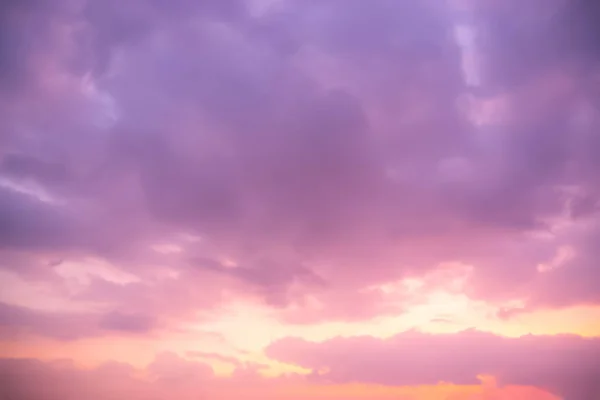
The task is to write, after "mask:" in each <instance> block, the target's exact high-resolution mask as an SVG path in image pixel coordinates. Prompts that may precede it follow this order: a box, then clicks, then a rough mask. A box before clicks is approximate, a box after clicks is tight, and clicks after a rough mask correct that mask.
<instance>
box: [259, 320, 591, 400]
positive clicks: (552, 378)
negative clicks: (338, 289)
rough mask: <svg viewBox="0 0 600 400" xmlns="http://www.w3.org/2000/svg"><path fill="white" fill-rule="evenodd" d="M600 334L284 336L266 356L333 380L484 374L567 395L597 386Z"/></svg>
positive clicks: (425, 379) (407, 380) (456, 378)
mask: <svg viewBox="0 0 600 400" xmlns="http://www.w3.org/2000/svg"><path fill="white" fill-rule="evenodd" d="M599 353H600V341H599V340H598V339H585V338H581V337H577V336H523V337H520V338H505V337H500V336H494V335H492V334H487V333H481V332H477V331H465V332H461V333H458V334H449V335H429V334H424V333H419V332H415V331H411V332H406V333H402V334H399V335H397V336H395V337H392V338H390V339H384V340H382V339H376V338H372V337H351V338H336V339H331V340H329V341H326V342H322V343H314V342H307V341H304V340H301V339H293V338H288V339H283V340H280V341H278V342H275V343H273V344H272V345H271V346H270V348H269V349H268V350H267V354H269V355H270V356H271V357H273V358H275V359H278V360H281V361H284V362H289V363H295V364H297V365H300V366H303V367H305V368H310V369H312V370H314V371H315V372H319V374H318V377H319V379H323V380H325V381H331V382H336V383H340V382H345V383H348V382H369V383H378V384H385V385H397V386H400V385H413V386H416V385H428V384H436V383H438V382H451V383H456V384H472V383H475V382H477V378H478V377H479V376H482V375H486V376H494V377H496V378H497V379H498V380H499V381H500V382H501V383H502V384H519V385H530V386H537V387H541V388H546V389H548V390H551V391H553V392H554V393H556V394H557V395H561V396H564V398H566V399H571V398H573V399H581V400H584V399H591V398H594V397H596V396H598V394H600V387H599V386H598V378H599V375H598V374H599V372H598V371H600V368H599V367H600V366H599V365H598V356H599Z"/></svg>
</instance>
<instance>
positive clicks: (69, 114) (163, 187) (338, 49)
mask: <svg viewBox="0 0 600 400" xmlns="http://www.w3.org/2000/svg"><path fill="white" fill-rule="evenodd" d="M121 3H122V2H114V1H99V0H98V1H92V0H90V1H66V0H65V1H57V2H54V3H53V5H48V4H46V2H41V1H28V2H8V3H6V5H3V7H4V10H5V11H6V12H3V13H2V29H4V30H6V31H7V32H9V33H10V34H3V35H2V41H3V42H4V41H5V42H6V43H3V44H2V45H1V46H0V49H1V51H0V66H1V67H0V73H1V74H2V75H1V78H0V79H2V82H3V85H4V84H6V85H9V87H10V90H3V91H2V93H0V100H1V104H0V117H2V118H1V120H2V123H1V126H0V129H2V136H1V137H0V140H1V143H2V152H1V153H0V158H1V159H0V174H1V177H2V179H3V180H2V182H4V184H2V186H0V220H1V221H4V223H3V224H1V225H0V251H2V252H3V255H5V256H3V258H2V259H3V260H5V259H8V256H11V257H14V259H18V260H20V263H21V264H23V263H24V264H29V265H35V266H36V268H37V270H39V271H44V274H41V273H40V275H39V276H42V275H43V276H45V278H44V279H49V280H51V281H52V282H53V284H56V285H58V286H60V285H61V283H60V279H59V278H57V277H56V276H54V277H52V278H48V277H47V276H48V275H52V272H53V271H55V270H56V268H55V266H53V265H54V264H52V263H53V262H55V261H56V260H57V259H59V260H60V259H67V260H75V261H81V260H84V259H85V258H86V257H89V256H92V257H98V258H102V259H105V260H107V261H108V262H110V263H112V264H114V265H115V266H116V267H117V268H120V269H123V270H126V271H127V272H128V273H131V274H133V275H135V276H137V277H138V278H139V280H140V282H136V283H131V284H127V285H118V284H114V283H111V282H108V281H106V280H105V279H95V280H93V281H92V282H91V283H90V284H86V285H83V286H85V287H83V288H82V289H81V291H79V292H78V293H77V294H76V296H75V297H77V298H80V299H81V298H83V299H87V300H94V301H99V302H106V303H110V304H111V305H113V306H115V308H118V307H119V306H123V307H125V308H126V309H127V310H126V314H111V315H109V316H107V317H106V319H104V320H103V324H104V326H105V327H113V328H114V329H117V330H124V331H136V330H140V331H146V330H148V329H149V328H150V327H151V326H152V324H151V323H149V322H148V321H153V320H154V319H160V316H163V315H170V316H171V317H175V316H178V317H183V316H185V317H191V316H192V315H193V314H194V311H195V310H197V309H210V308H212V307H215V306H216V305H218V304H219V303H220V302H223V301H227V300H229V299H231V298H232V297H235V296H239V297H260V298H262V299H263V300H264V301H265V303H267V304H269V305H271V306H275V307H276V308H277V309H278V312H279V314H280V317H281V318H282V319H284V320H287V321H294V322H315V321H319V320H327V319H352V318H369V317H372V316H374V315H377V314H381V313H386V312H387V313H394V312H398V311H399V310H401V309H402V308H401V306H394V305H392V306H390V305H388V304H385V300H384V299H382V298H381V296H378V295H377V294H374V293H373V292H371V293H367V292H365V291H361V290H363V289H365V288H368V287H372V286H374V285H375V286H376V285H381V284H384V283H387V282H391V281H397V280H399V279H401V278H403V277H405V276H407V274H411V275H419V274H421V273H423V272H426V271H429V270H431V269H434V268H436V267H437V265H438V264H440V263H442V262H448V261H460V262H463V263H466V264H471V265H473V273H472V275H471V277H470V281H469V294H470V295H471V296H473V297H481V298H485V299H487V300H496V299H506V298H515V297H516V298H519V299H526V300H528V301H529V303H528V306H530V307H541V306H556V305H569V304H577V303H581V302H597V293H596V289H595V288H594V287H592V286H591V285H590V284H588V282H592V278H593V277H594V276H595V275H596V271H597V269H596V268H594V267H593V263H591V262H590V261H589V260H592V259H593V253H594V252H593V250H590V249H591V247H589V245H587V244H586V243H587V242H589V241H590V240H592V239H590V238H593V237H595V236H594V233H593V231H594V230H593V229H589V230H586V229H587V228H586V229H583V228H582V229H583V230H585V231H586V232H587V233H586V234H580V233H579V230H580V226H587V225H589V224H591V223H593V221H594V219H596V218H597V215H596V214H595V213H594V210H595V208H594V207H595V206H594V205H593V204H595V202H594V200H587V203H586V202H579V207H578V208H576V209H577V210H580V211H573V213H572V215H570V216H566V217H565V215H564V214H565V212H566V211H567V210H568V204H571V205H573V204H574V203H577V200H578V198H579V197H581V196H582V193H583V195H584V196H585V197H586V198H588V199H595V198H596V196H597V191H598V188H597V182H596V181H597V179H595V178H596V177H597V175H598V154H597V152H596V151H595V149H596V148H597V146H596V144H597V143H598V135H597V134H596V132H595V130H594V129H593V127H594V126H596V125H597V116H596V115H595V114H596V113H595V105H596V103H597V101H598V99H597V94H596V93H594V92H593V91H592V90H588V89H586V87H592V86H593V85H592V84H593V82H595V80H597V76H595V74H597V72H596V69H597V64H598V57H597V52H596V50H597V49H595V48H594V46H592V45H591V43H592V41H591V39H592V38H593V37H594V35H595V34H596V33H595V30H594V28H593V27H592V24H590V23H588V22H586V20H585V18H586V17H587V15H589V14H591V11H590V12H589V13H587V14H586V13H585V12H584V10H585V8H584V7H588V6H587V3H585V2H570V3H569V4H568V5H564V6H562V7H563V8H561V6H558V5H557V7H556V8H555V9H554V10H555V15H556V17H548V18H545V19H544V18H541V17H537V16H536V15H537V14H536V13H535V12H534V11H539V10H540V9H542V8H544V7H545V5H542V4H541V3H539V4H538V3H535V4H534V3H531V5H529V4H528V8H527V9H525V8H524V7H525V6H524V5H517V4H516V3H514V2H507V4H508V3H510V4H508V5H506V6H502V7H500V6H497V7H491V8H489V9H482V10H480V11H478V12H479V14H478V17H477V18H478V20H479V21H480V22H481V25H482V27H486V26H487V28H486V29H487V32H488V39H489V40H488V42H487V43H486V44H487V46H484V47H483V49H482V50H481V51H482V52H483V53H482V56H485V57H487V58H488V59H490V60H492V61H493V62H490V63H488V64H490V65H495V66H497V69H496V70H494V71H488V72H493V73H491V75H492V76H493V77H494V79H492V80H491V81H490V82H489V83H488V84H487V85H488V86H487V87H485V88H483V89H484V90H483V92H484V94H478V96H479V98H478V99H476V100H475V105H476V106H478V107H480V108H482V109H483V108H486V107H487V108H489V109H490V110H491V111H489V110H488V111H489V113H490V114H495V113H496V114H498V113H504V114H501V115H500V117H498V119H500V123H498V124H497V126H494V127H493V128H489V127H486V128H476V127H474V126H472V125H469V124H468V123H467V121H466V120H465V118H464V115H462V114H461V112H460V107H459V105H460V104H462V103H463V101H462V100H461V99H462V97H464V96H462V95H463V94H464V93H463V91H464V86H465V84H464V82H463V81H462V78H461V71H460V64H459V61H458V59H459V54H458V48H457V45H456V43H454V42H453V40H452V37H451V35H450V34H449V33H450V31H451V24H452V23H453V21H454V18H455V15H454V13H453V12H452V10H450V9H442V8H440V7H434V6H433V5H431V4H430V3H429V2H423V1H404V2H397V1H388V0H376V1H375V0H374V1H371V2H369V4H368V6H367V5H365V3H364V2H361V1H356V0H353V1H350V2H348V1H340V0H326V1H292V0H288V1H283V2H280V3H278V4H276V5H274V6H273V7H272V8H270V9H267V10H266V11H263V12H262V13H260V14H258V15H254V14H252V13H251V8H250V7H247V4H246V3H245V2H242V1H234V0H232V1H213V0H211V1H199V2H194V1H183V0H178V1H175V2H166V1H149V2H142V1H131V2H128V3H127V4H126V5H124V4H121ZM496 3H497V2H496ZM490 4H491V3H490ZM565 7H566V8H565ZM590 10H591V9H590ZM521 11H522V12H521ZM517 14H519V16H520V19H519V20H518V21H517V20H516V19H512V18H510V16H514V15H517ZM573 21H578V22H580V23H581V26H582V28H581V29H579V30H578V31H576V32H573V33H572V34H573V35H576V36H574V37H575V39H574V40H575V41H576V42H578V43H579V44H580V46H579V47H577V48H575V49H573V48H571V47H567V46H565V43H566V42H567V38H568V37H569V35H571V32H572V30H571V29H570V27H572V25H573V23H574V22H573ZM515 38H518V40H517V39H515ZM509 42H510V43H513V42H517V43H519V44H520V46H510V47H508V46H507V43H509ZM498 60H500V62H496V61H498ZM561 60H563V61H561ZM17 65H24V66H26V68H17ZM584 67H585V68H584ZM500 89H502V90H500ZM482 96H483V97H482ZM459 100H460V101H459ZM484 100H485V101H484ZM457 103H459V104H458V105H457ZM483 103H485V104H483ZM465 104H466V107H467V108H469V102H468V99H467V101H466V103H465ZM499 104H500V105H502V104H504V106H503V107H504V108H503V107H500V106H499ZM476 108H477V107H474V109H476ZM503 110H504V111H503ZM471 111H472V112H476V111H477V110H475V111H473V110H471ZM480 117H481V116H480ZM481 118H483V117H481ZM32 185H33V186H34V187H36V188H38V189H39V188H41V189H43V191H44V193H48V196H50V198H51V199H54V200H56V201H49V200H48V199H44V198H43V196H41V194H40V193H41V192H40V190H41V189H40V190H37V191H36V190H33V189H31V187H32ZM573 188H574V190H573ZM24 192H25V193H24ZM585 204H591V205H588V206H587V207H585ZM582 209H583V210H587V211H586V212H583V211H581V210H582ZM575 216H577V217H575ZM556 221H559V222H560V223H564V224H567V225H569V226H570V227H571V228H572V229H568V230H566V231H565V230H561V229H559V225H560V224H558V222H556ZM565 221H566V222H565ZM548 231H550V233H548ZM543 235H546V236H544V237H543ZM547 236H550V238H549V239H548V237H547ZM190 238H194V239H193V240H190ZM565 242H567V243H568V244H569V245H570V246H573V247H574V251H575V252H576V253H577V257H575V258H574V259H573V260H572V261H570V262H571V263H573V266H572V267H571V266H565V267H564V268H560V269H556V270H555V271H554V270H553V271H550V272H548V273H546V274H545V275H542V274H540V273H538V270H537V267H538V264H541V263H545V262H548V260H549V259H552V257H554V255H555V252H556V251H557V249H558V248H559V247H560V246H563V245H564V244H565ZM161 243H168V244H169V245H171V246H172V248H175V249H177V251H167V252H165V251H163V252H161V251H156V248H155V247H154V246H156V245H157V244H161ZM224 260H227V261H226V262H225V261H224ZM1 266H2V267H4V268H11V269H14V267H13V264H12V263H10V264H9V263H4V262H2V265H1ZM81 268H82V269H85V267H84V266H82V267H81ZM49 270H50V273H49V272H48V271H49ZM167 270H168V273H167V272H165V271H167ZM576 271H577V272H580V273H577V272H576ZM160 273H165V274H170V275H169V277H168V278H164V277H163V278H157V276H158V275H159V274H160ZM559 275H560V277H558V276H559ZM553 277H557V278H553ZM558 286H560V287H563V286H564V287H567V286H568V287H569V288H573V290H565V291H559V290H556V288H557V287H558ZM356 293H360V294H356ZM174 294H176V295H174ZM559 296H562V297H561V298H560V299H557V297H559ZM400 297H402V296H400ZM69 298H71V297H69ZM311 299H312V300H315V301H316V303H318V304H320V305H321V306H319V307H316V308H312V309H311V306H310V305H309V304H311V301H312V300H311ZM313 303H314V302H313ZM303 309H304V310H306V313H304V314H303V313H302V310H303ZM298 310H300V311H298ZM132 315H135V316H137V315H149V316H148V318H149V319H148V320H147V319H145V318H146V317H140V318H141V319H137V317H135V318H130V317H125V316H132Z"/></svg>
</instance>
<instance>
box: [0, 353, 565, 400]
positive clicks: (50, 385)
mask: <svg viewBox="0 0 600 400" xmlns="http://www.w3.org/2000/svg"><path fill="white" fill-rule="evenodd" d="M0 372H1V373H0V380H1V381H0V383H1V385H0V396H3V397H5V398H12V399H19V400H37V399H42V398H43V399H51V400H54V399H57V400H58V399H64V398H86V399H90V400H108V399H114V398H121V397H123V396H126V397H127V398H131V399H134V400H142V399H144V400H145V399H155V398H168V397H171V396H177V398H179V399H186V400H187V399H197V398H198V397H201V398H203V399H207V400H212V399H230V398H231V399H234V398H235V399H253V398H257V397H258V398H265V399H290V400H291V399H305V398H311V397H314V396H318V397H320V398H328V399H332V400H342V399H348V398H364V397H365V395H367V394H368V395H369V398H372V399H377V400H383V399H391V398H395V399H398V398H401V399H406V400H418V399H421V398H429V397H424V396H429V395H430V396H437V397H441V398H448V399H452V400H467V399H477V400H479V399H481V400H483V399H486V400H487V399H492V398H493V399H500V400H504V399H506V400H508V399H515V398H518V399H520V398H529V399H536V400H538V399H539V400H546V399H548V400H554V399H555V397H552V396H550V395H548V394H547V393H545V392H543V391H540V390H537V389H535V388H528V387H518V386H508V387H506V388H496V387H494V385H493V382H489V379H488V380H487V381H485V382H484V384H483V385H477V386H472V387H459V386H448V385H445V386H444V385H441V386H438V387H430V388H425V387H422V388H420V389H410V388H386V387H381V386H369V385H364V386H359V385H354V386H344V385H341V386H340V385H338V386H333V385H315V384H314V383H313V384H310V383H309V382H308V381H307V380H306V379H305V378H303V377H299V376H288V377H284V378H265V377H261V376H259V375H257V374H247V373H244V374H241V375H237V374H234V375H232V376H231V377H217V376H215V375H213V374H212V372H211V370H210V367H208V366H207V365H206V364H202V363H198V362H190V361H186V360H184V359H182V358H180V357H178V356H176V355H174V354H171V353H162V354H159V355H157V356H156V358H155V360H154V361H153V362H152V363H151V364H150V365H148V366H147V367H146V368H144V369H135V368H133V367H131V366H130V365H128V364H122V363H115V362H107V363H105V364H102V365H100V366H98V367H95V368H89V369H84V368H81V367H78V366H76V365H75V364H74V363H72V362H71V361H69V360H57V361H53V362H41V361H38V360H33V359H2V360H0ZM32 381H35V382H36V384H35V385H32V384H30V382H32ZM300 384H304V385H305V386H304V388H302V387H301V386H299V385H300ZM442 396H443V397H442Z"/></svg>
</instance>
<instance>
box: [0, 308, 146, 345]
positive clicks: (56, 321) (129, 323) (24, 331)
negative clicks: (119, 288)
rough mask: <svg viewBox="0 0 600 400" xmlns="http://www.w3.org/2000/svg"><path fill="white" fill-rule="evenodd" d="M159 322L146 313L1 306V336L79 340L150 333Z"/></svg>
mask: <svg viewBox="0 0 600 400" xmlns="http://www.w3.org/2000/svg"><path fill="white" fill-rule="evenodd" d="M155 328H157V326H156V321H154V320H153V319H152V318H151V317H149V316H147V315H143V314H125V313H121V312H117V311H115V312H109V313H97V312H96V313H82V312H52V311H39V310H32V309H29V308H26V307H18V306H13V305H9V304H4V303H0V335H1V336H3V337H4V338H7V337H8V338H16V339H26V338H27V337H28V336H30V335H36V336H42V337H49V338H53V339H58V340H77V339H82V338H88V337H97V336H104V335H109V334H111V333H115V332H119V333H121V334H137V335H140V334H147V333H149V332H150V331H152V330H153V329H155Z"/></svg>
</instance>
